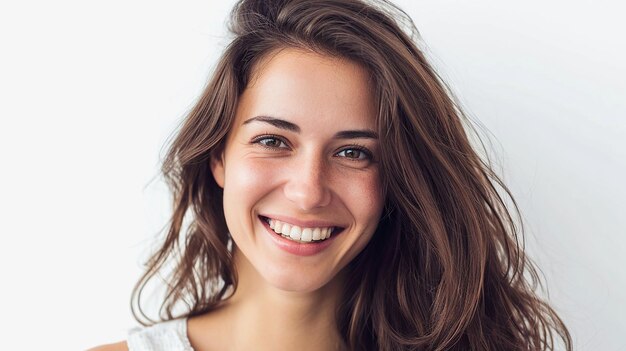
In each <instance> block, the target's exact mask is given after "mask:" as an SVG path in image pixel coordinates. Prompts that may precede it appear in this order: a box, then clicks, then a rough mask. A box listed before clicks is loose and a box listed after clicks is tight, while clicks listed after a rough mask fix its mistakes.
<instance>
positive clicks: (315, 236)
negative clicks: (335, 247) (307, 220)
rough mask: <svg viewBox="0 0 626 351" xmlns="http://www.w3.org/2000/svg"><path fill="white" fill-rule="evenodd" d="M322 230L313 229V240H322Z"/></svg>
mask: <svg viewBox="0 0 626 351" xmlns="http://www.w3.org/2000/svg"><path fill="white" fill-rule="evenodd" d="M321 234H322V230H321V229H320V228H315V229H313V240H320V239H322V236H321Z"/></svg>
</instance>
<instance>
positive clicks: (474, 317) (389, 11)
mask: <svg viewBox="0 0 626 351" xmlns="http://www.w3.org/2000/svg"><path fill="white" fill-rule="evenodd" d="M230 24H231V26H230V29H231V32H232V33H233V34H234V39H233V41H232V42H231V43H230V45H229V46H228V47H227V48H226V50H225V52H224V53H223V56H222V57H221V59H220V60H219V62H218V65H217V67H216V69H215V72H214V75H213V77H212V79H211V80H210V82H209V84H208V86H207V87H206V89H205V90H204V93H203V94H202V96H201V97H200V99H199V101H198V102H197V103H196V105H195V106H194V107H193V109H192V110H191V112H190V113H189V115H188V116H187V118H186V119H185V120H184V123H183V124H182V126H181V128H180V130H179V131H178V134H177V135H176V137H175V139H173V141H172V142H171V146H170V149H169V152H168V154H167V156H166V158H165V160H164V164H163V173H164V176H165V178H166V180H167V181H168V183H169V185H170V187H171V190H172V193H173V202H174V203H173V205H174V209H173V210H174V213H173V216H172V218H171V222H170V223H169V230H168V232H167V236H166V238H165V241H164V242H163V244H162V246H161V247H160V249H159V250H158V251H157V252H156V253H155V254H154V255H153V256H152V257H151V259H150V260H149V262H148V264H147V271H146V273H145V274H144V276H143V277H142V278H141V280H140V281H139V282H138V283H137V286H136V287H135V290H134V291H133V304H132V307H133V314H134V315H135V318H136V319H137V320H138V321H140V322H142V323H144V324H150V323H153V322H154V320H152V319H150V318H149V317H148V316H147V315H146V314H145V313H144V312H143V310H142V308H141V306H140V305H141V293H142V291H143V290H144V288H145V286H146V284H147V283H148V282H149V281H151V280H152V279H153V278H156V277H159V276H160V275H161V273H162V272H163V271H167V272H168V275H167V278H166V281H167V290H166V295H165V297H164V301H163V304H162V305H161V310H160V312H159V319H161V320H168V319H172V318H176V317H180V316H194V315H199V314H202V313H205V312H208V311H210V310H211V309H213V308H214V307H215V306H216V305H217V304H218V303H220V302H221V301H222V300H223V299H225V298H228V289H229V288H234V289H236V286H237V276H236V272H235V271H234V268H233V264H232V257H231V250H230V249H229V244H230V238H229V235H228V228H227V227H226V223H225V219H224V213H223V208H222V190H221V188H220V187H219V186H217V184H216V183H215V180H214V179H213V177H212V174H211V172H210V168H209V159H210V156H211V154H213V153H216V152H220V151H221V148H223V147H224V142H225V137H226V135H227V133H228V132H229V129H230V128H231V125H232V122H233V118H234V114H235V108H236V106H237V103H238V98H239V96H240V94H241V93H242V91H243V90H244V89H245V88H246V86H247V84H248V81H249V80H250V78H251V73H252V71H253V69H254V67H255V65H256V64H257V63H258V62H259V60H261V59H262V58H263V57H265V56H267V55H268V54H269V53H271V52H273V51H275V50H279V49H281V48H288V47H294V48H299V49H304V50H310V51H313V52H317V53H322V54H325V55H332V56H338V57H342V58H346V59H350V60H353V61H354V62H357V63H360V64H362V65H363V66H364V67H366V68H367V69H368V71H369V73H370V75H371V80H372V82H373V89H374V93H375V98H376V101H375V102H376V105H377V108H378V116H377V125H378V129H379V130H378V134H379V136H380V138H381V157H380V167H381V174H382V175H383V186H384V187H385V193H386V194H387V197H386V200H385V201H386V202H385V213H384V215H383V217H382V219H381V221H380V223H379V227H378V229H377V231H376V233H375V234H374V236H373V238H372V240H371V241H370V242H369V244H368V245H367V246H366V248H365V249H364V250H363V251H362V252H361V253H360V254H359V255H358V256H357V257H356V258H355V259H354V260H353V261H352V262H351V263H350V264H349V266H348V267H347V268H346V269H347V270H349V271H350V272H351V274H347V276H348V277H351V278H349V280H348V281H347V282H346V285H345V286H346V288H345V293H344V296H343V299H342V303H341V305H340V307H339V309H338V311H337V319H338V325H339V326H340V332H341V334H342V336H343V337H344V339H345V342H346V343H347V345H348V346H349V348H350V349H352V350H552V349H554V348H555V347H556V345H557V342H558V341H559V339H560V341H561V342H562V343H563V344H564V346H565V348H566V349H567V350H571V349H572V341H571V337H570V335H569V332H568V330H567V328H566V327H565V325H564V324H563V322H562V321H561V319H560V318H559V317H558V315H557V314H556V313H555V311H554V310H553V309H552V308H551V307H550V306H549V305H548V304H547V303H546V302H544V301H543V300H541V299H540V298H539V297H538V296H537V295H536V293H535V290H536V288H537V285H538V283H539V282H540V280H539V277H538V274H537V271H536V269H535V267H534V266H533V265H532V263H531V262H530V261H529V259H528V258H527V257H526V256H525V255H524V252H523V244H522V243H523V241H522V228H521V225H520V224H516V223H521V221H520V220H519V211H518V209H517V205H516V203H515V201H514V200H513V197H512V196H511V194H510V192H509V190H508V189H507V188H506V186H505V185H504V184H503V183H502V182H501V181H500V179H499V178H498V177H497V175H496V174H495V173H494V172H493V171H492V170H491V167H490V164H489V162H488V160H483V159H481V157H480V156H479V155H478V153H477V152H476V151H475V150H474V148H473V146H472V144H471V142H470V140H469V137H468V134H467V133H468V131H473V129H472V128H471V125H470V123H469V121H468V119H467V118H466V117H465V115H464V114H463V112H462V111H461V109H460V108H459V106H458V105H457V104H456V103H455V100H454V99H453V98H452V95H451V94H450V91H449V89H447V87H446V85H445V84H444V83H443V82H442V80H441V79H440V78H439V77H438V75H437V74H436V73H435V72H434V70H433V69H432V68H431V66H430V65H429V63H428V62H427V61H426V59H425V57H424V55H423V53H422V52H421V51H420V50H419V49H418V45H417V34H416V33H417V30H416V29H415V26H414V24H413V22H412V21H411V19H410V18H409V17H408V15H406V14H405V13H404V12H403V11H402V10H400V9H399V8H397V7H395V6H394V5H393V4H391V3H389V2H386V1H378V2H372V1H368V2H365V1H360V0H306V1H304V0H242V1H239V2H238V3H237V4H236V5H235V8H234V9H233V12H232V18H231V22H230ZM507 204H508V205H507ZM168 268H169V269H168ZM181 306H182V308H183V309H182V312H176V311H180V310H178V309H177V308H180V307H181Z"/></svg>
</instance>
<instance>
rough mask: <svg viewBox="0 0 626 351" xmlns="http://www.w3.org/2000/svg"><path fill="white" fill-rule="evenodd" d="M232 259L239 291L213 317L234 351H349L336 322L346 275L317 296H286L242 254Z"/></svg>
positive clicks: (309, 294) (327, 286) (316, 292)
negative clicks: (346, 350)
mask: <svg viewBox="0 0 626 351" xmlns="http://www.w3.org/2000/svg"><path fill="white" fill-rule="evenodd" d="M233 255H234V261H235V267H236V269H237V276H238V286H237V290H236V291H235V292H234V294H233V295H232V296H231V297H230V298H229V299H228V300H226V301H225V302H224V304H223V305H222V307H220V308H219V309H218V310H217V311H215V313H210V314H209V315H211V314H213V315H214V320H216V321H217V320H219V321H220V323H219V324H220V326H219V328H220V330H221V332H220V333H225V334H222V335H221V338H223V339H224V340H228V344H227V346H228V347H227V348H228V349H229V350H259V351H263V350H273V351H282V350H285V351H286V350H302V351H308V350H344V349H346V347H345V344H344V342H343V341H342V339H341V336H340V334H339V332H338V328H337V323H336V319H335V313H336V310H337V307H338V303H339V298H340V296H341V292H342V289H341V287H342V284H341V283H342V282H343V276H342V274H341V273H340V274H338V275H337V276H336V277H335V278H333V280H331V281H330V282H329V283H328V284H326V285H325V286H323V287H321V288H320V289H317V290H315V291H312V292H291V291H284V290H280V289H277V288H275V287H273V286H270V285H269V284H267V282H266V281H265V280H264V279H263V277H262V276H261V275H260V274H259V273H258V272H257V271H256V269H255V268H254V267H253V266H252V265H251V264H250V262H249V261H248V260H247V259H246V257H245V256H244V255H243V254H242V253H241V252H239V251H238V250H236V249H235V250H234V254H233ZM208 328H209V326H208V324H207V329H208ZM227 334H229V336H228V337H226V335H227Z"/></svg>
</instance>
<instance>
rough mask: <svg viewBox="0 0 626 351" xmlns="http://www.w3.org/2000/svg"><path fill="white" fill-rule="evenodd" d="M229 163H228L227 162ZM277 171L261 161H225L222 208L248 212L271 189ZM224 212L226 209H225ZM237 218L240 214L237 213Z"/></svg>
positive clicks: (235, 159) (242, 159)
mask: <svg viewBox="0 0 626 351" xmlns="http://www.w3.org/2000/svg"><path fill="white" fill-rule="evenodd" d="M228 161H230V162H228ZM276 176H277V170H276V169H275V168H273V167H271V166H269V165H268V164H267V162H262V161H261V160H258V159H257V160H255V159H245V158H239V159H237V158H233V159H232V160H227V162H226V169H225V184H224V207H225V208H228V209H229V210H236V209H237V210H245V211H248V212H249V210H250V209H251V208H252V207H254V206H255V204H256V203H257V202H258V201H259V200H260V199H261V198H262V197H263V196H264V195H265V194H267V193H268V192H269V191H270V190H271V189H272V187H273V182H274V181H275V179H276ZM225 210H226V209H225ZM238 215H239V216H241V215H242V214H241V213H239V214H238Z"/></svg>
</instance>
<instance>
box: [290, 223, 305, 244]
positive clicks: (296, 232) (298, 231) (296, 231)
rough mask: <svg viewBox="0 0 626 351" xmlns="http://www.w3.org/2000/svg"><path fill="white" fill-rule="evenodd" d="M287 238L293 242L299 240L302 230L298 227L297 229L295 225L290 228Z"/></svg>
mask: <svg viewBox="0 0 626 351" xmlns="http://www.w3.org/2000/svg"><path fill="white" fill-rule="evenodd" d="M289 237H290V238H292V239H293V240H300V238H301V237H302V229H300V227H298V226H297V225H294V226H293V227H291V232H289Z"/></svg>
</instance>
